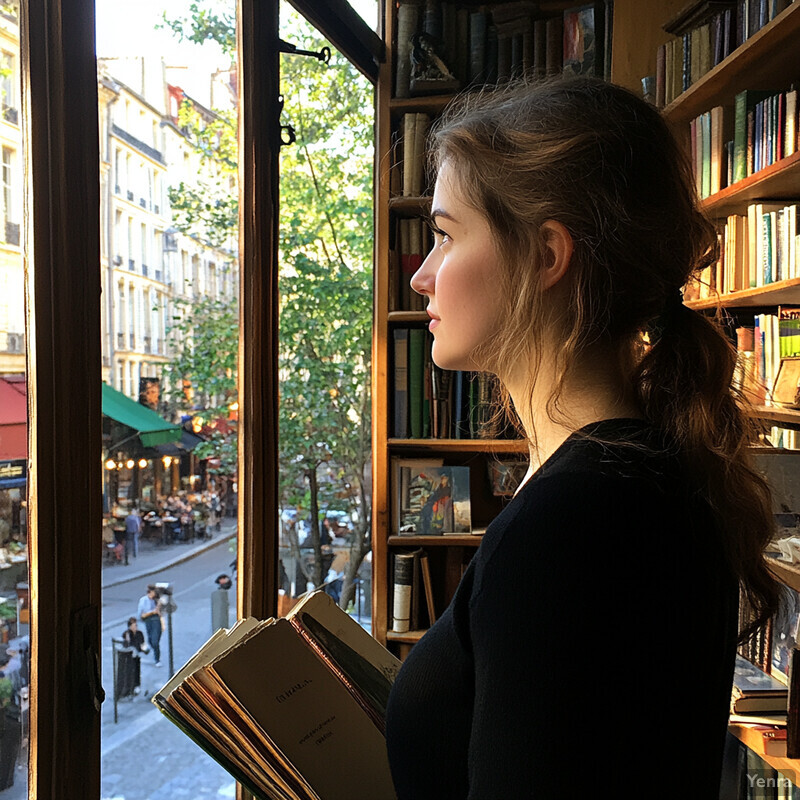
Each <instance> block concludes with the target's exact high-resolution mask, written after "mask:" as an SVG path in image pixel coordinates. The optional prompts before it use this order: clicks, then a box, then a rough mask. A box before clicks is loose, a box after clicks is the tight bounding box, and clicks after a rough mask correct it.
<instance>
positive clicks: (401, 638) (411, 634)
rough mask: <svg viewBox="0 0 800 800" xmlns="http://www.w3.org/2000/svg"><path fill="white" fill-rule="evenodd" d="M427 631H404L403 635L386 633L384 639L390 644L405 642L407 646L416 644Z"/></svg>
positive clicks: (392, 632)
mask: <svg viewBox="0 0 800 800" xmlns="http://www.w3.org/2000/svg"><path fill="white" fill-rule="evenodd" d="M427 632H428V631H427V630H424V631H406V632H405V633H398V632H397V631H391V630H389V631H386V639H387V640H388V641H390V642H407V643H408V644H416V643H417V642H418V641H419V640H420V639H421V638H422V637H423V636H424V635H425V634H426V633H427Z"/></svg>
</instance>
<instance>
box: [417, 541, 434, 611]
mask: <svg viewBox="0 0 800 800" xmlns="http://www.w3.org/2000/svg"><path fill="white" fill-rule="evenodd" d="M419 566H420V573H421V575H422V585H423V586H424V587H425V605H426V607H427V610H428V624H429V625H433V623H434V622H436V608H435V606H434V603H433V581H432V580H431V565H430V563H429V562H428V554H427V553H425V552H423V553H421V554H420V557H419Z"/></svg>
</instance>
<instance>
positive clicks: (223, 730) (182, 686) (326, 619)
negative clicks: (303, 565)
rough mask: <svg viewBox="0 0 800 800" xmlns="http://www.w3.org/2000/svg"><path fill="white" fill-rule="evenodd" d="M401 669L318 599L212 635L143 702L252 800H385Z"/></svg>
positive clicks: (326, 600)
mask: <svg viewBox="0 0 800 800" xmlns="http://www.w3.org/2000/svg"><path fill="white" fill-rule="evenodd" d="M399 668H400V662H399V661H398V660H397V659H396V658H395V657H394V656H393V655H392V654H391V653H389V652H388V650H386V649H385V648H384V647H382V646H381V645H380V644H379V643H378V642H377V641H375V639H373V638H372V637H371V636H370V635H369V634H368V633H367V632H366V631H365V630H363V628H361V627H360V626H359V625H358V623H357V622H356V621H355V620H353V619H352V618H351V617H350V616H349V615H348V614H346V613H345V612H344V611H342V610H341V609H340V608H339V607H338V606H337V605H336V604H335V603H334V602H333V600H332V599H331V598H330V597H329V596H328V595H327V594H325V593H324V592H314V593H313V594H310V595H308V597H306V598H305V599H304V600H303V601H302V602H300V603H299V604H298V605H297V606H296V607H295V608H294V609H293V610H292V612H291V613H290V614H289V615H288V616H287V617H286V618H285V619H268V620H265V621H263V622H259V621H258V620H256V619H254V618H252V617H251V618H248V619H245V620H240V621H239V622H237V623H236V624H235V625H234V626H233V627H232V628H230V629H228V630H219V631H217V632H216V633H215V634H214V635H213V636H212V637H211V638H210V639H209V640H208V641H207V642H206V643H205V644H204V645H203V647H201V648H200V650H199V651H198V652H197V653H196V654H195V655H194V656H192V658H190V659H189V661H188V662H187V663H186V664H185V665H184V666H183V667H182V668H181V669H180V670H178V672H177V673H176V674H175V675H174V676H173V677H172V678H170V680H169V681H168V682H167V683H166V685H165V686H164V687H163V688H162V689H161V690H160V691H159V692H157V693H156V694H155V695H154V696H153V702H154V703H155V704H156V705H157V706H158V708H159V709H160V710H161V711H162V712H163V713H164V714H165V715H166V716H167V717H168V718H169V719H170V720H171V721H172V722H174V723H175V724H176V725H177V726H178V727H179V728H181V730H183V731H184V733H186V734H187V735H188V736H190V737H191V738H192V739H193V740H194V741H195V742H196V743H197V744H198V745H200V747H202V748H203V749H204V750H205V751H206V752H207V753H208V754H209V755H211V756H212V758H214V759H215V760H216V761H218V762H219V763H220V764H221V765H222V766H223V767H225V769H227V770H228V771H229V772H230V773H231V775H233V776H234V777H235V778H236V779H237V780H238V781H240V782H241V783H242V784H243V785H244V786H246V787H247V788H248V789H249V790H250V791H251V792H252V793H253V794H254V795H255V796H256V797H259V798H263V799H264V800H392V799H393V798H394V797H395V794H394V789H393V786H392V780H391V775H390V773H389V762H388V758H387V755H386V742H385V739H384V729H383V722H384V718H385V713H386V703H387V701H388V698H389V691H390V689H391V687H392V683H393V682H394V678H395V676H396V675H397V670H398V669H399Z"/></svg>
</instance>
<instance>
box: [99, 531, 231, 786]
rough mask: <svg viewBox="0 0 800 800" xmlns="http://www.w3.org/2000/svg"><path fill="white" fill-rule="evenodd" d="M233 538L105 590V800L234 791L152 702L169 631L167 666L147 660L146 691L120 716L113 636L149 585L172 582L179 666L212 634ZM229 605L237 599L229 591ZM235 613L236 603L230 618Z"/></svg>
mask: <svg viewBox="0 0 800 800" xmlns="http://www.w3.org/2000/svg"><path fill="white" fill-rule="evenodd" d="M231 543H235V539H224V538H223V539H221V540H220V542H219V544H217V545H216V546H214V547H213V548H211V549H209V550H207V551H206V552H204V553H202V554H201V555H199V556H197V557H196V558H193V559H191V560H189V561H185V562H183V563H180V564H177V565H175V566H172V567H170V568H169V569H166V570H164V571H163V572H158V573H155V574H152V575H148V576H147V577H146V578H142V579H138V580H132V581H127V582H125V583H122V584H119V585H117V586H113V587H110V588H108V589H106V590H105V591H104V592H103V656H102V657H103V686H104V688H105V690H106V701H105V703H104V704H103V710H102V742H101V751H102V795H101V797H102V800H163V798H165V797H169V798H175V800H179V799H180V798H186V800H194V798H198V799H199V798H203V799H204V800H205V799H206V798H208V800H217V799H219V800H223V798H232V797H235V794H236V791H235V783H234V781H233V779H232V778H231V777H230V776H229V775H228V774H227V773H226V772H225V771H224V770H223V769H222V767H220V766H218V765H217V764H216V762H214V761H213V760H212V759H210V758H209V757H208V756H207V755H206V754H205V753H204V752H203V751H202V750H201V749H200V748H199V747H197V745H195V744H194V743H193V742H192V741H191V740H190V739H189V737H187V736H186V735H185V734H183V733H182V732H181V731H180V730H178V728H176V727H175V726H174V725H173V724H172V723H171V722H169V721H168V720H167V719H166V718H165V717H164V716H162V714H161V712H159V711H158V710H157V709H156V708H155V706H153V704H152V703H151V702H150V696H151V695H152V694H153V692H154V691H156V690H157V689H159V688H161V686H162V685H163V684H164V683H165V682H166V680H167V679H168V678H169V674H170V673H169V644H168V641H169V640H168V632H166V631H165V633H164V635H163V636H162V638H161V661H162V664H163V666H162V667H160V668H157V667H155V666H153V656H152V653H151V654H150V655H148V656H144V657H143V658H142V693H141V694H140V695H139V696H138V697H135V698H133V699H125V700H122V701H120V702H119V703H118V707H117V714H118V722H117V723H115V722H114V692H113V663H112V644H111V638H112V636H113V637H114V638H117V639H118V638H120V637H121V636H122V632H123V631H124V630H125V626H126V623H127V619H128V617H130V616H133V615H135V614H136V608H137V604H138V602H139V598H140V597H141V596H142V595H143V594H144V590H145V586H146V585H147V584H148V583H156V582H170V583H172V584H173V586H174V591H175V593H174V595H173V597H174V599H175V602H176V604H177V606H178V608H177V611H176V612H175V613H174V614H173V616H172V626H173V645H174V648H175V653H174V666H175V669H176V670H177V669H179V668H180V667H181V666H183V664H184V663H185V662H186V661H187V660H188V659H189V657H190V656H192V655H193V654H194V653H195V652H196V651H197V650H198V648H199V647H200V646H201V645H202V644H203V643H204V642H205V641H206V639H208V637H209V636H210V635H211V599H210V598H211V593H212V592H213V591H214V590H215V589H216V588H217V587H216V585H215V584H214V579H215V578H216V577H217V575H219V574H220V573H223V572H225V573H228V574H230V562H231V561H232V560H233V559H234V557H235V553H234V552H233V550H232V549H231V547H232V546H235V544H234V545H232V544H231ZM230 602H231V606H233V605H234V603H235V596H234V592H233V591H231V597H230ZM234 618H235V612H234V609H233V608H231V612H230V622H231V623H233V621H234Z"/></svg>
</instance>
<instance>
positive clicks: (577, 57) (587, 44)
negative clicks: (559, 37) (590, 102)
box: [564, 5, 603, 77]
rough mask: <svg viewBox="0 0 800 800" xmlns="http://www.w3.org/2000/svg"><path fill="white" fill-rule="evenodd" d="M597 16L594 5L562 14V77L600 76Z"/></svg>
mask: <svg viewBox="0 0 800 800" xmlns="http://www.w3.org/2000/svg"><path fill="white" fill-rule="evenodd" d="M598 22H599V19H598V16H597V12H596V8H595V6H594V5H588V6H582V7H580V8H573V9H570V10H568V11H565V12H564V75H600V76H601V77H602V73H603V65H602V56H601V54H600V52H599V50H600V42H599V41H598V36H599V35H601V34H600V32H599V31H598Z"/></svg>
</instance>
